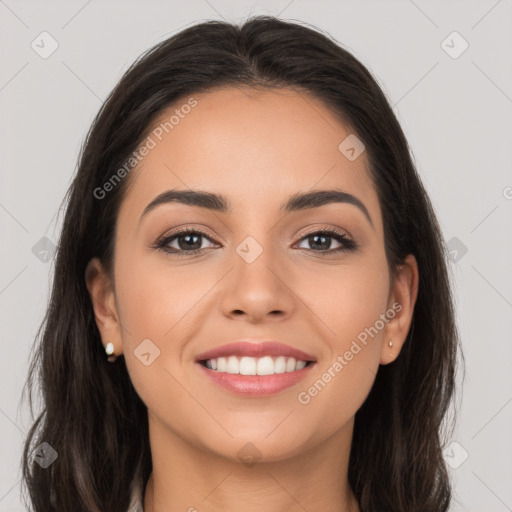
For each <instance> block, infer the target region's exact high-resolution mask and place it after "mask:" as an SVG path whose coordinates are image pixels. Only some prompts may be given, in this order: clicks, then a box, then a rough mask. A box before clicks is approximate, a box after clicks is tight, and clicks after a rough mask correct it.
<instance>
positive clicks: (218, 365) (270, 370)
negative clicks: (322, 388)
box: [206, 356, 306, 375]
mask: <svg viewBox="0 0 512 512" xmlns="http://www.w3.org/2000/svg"><path fill="white" fill-rule="evenodd" d="M305 366H306V361H301V360H298V361H297V360H296V359H295V358H294V357H284V356H278V357H276V358H273V357H271V356H264V357H248V356H243V357H241V358H238V357H237V356H229V357H218V358H217V359H208V360H207V361H206V367H207V368H210V369H211V370H216V371H218V372H224V373H231V374H235V375H236V374H240V375H274V374H275V373H285V372H287V373H288V372H294V371H296V370H302V368H304V367H305Z"/></svg>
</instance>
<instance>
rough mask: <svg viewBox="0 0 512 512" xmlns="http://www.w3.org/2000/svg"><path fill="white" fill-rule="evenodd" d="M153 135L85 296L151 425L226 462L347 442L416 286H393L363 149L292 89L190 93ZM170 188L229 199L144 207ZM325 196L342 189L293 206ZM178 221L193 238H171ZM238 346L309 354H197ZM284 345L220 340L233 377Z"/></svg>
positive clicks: (406, 319) (407, 315)
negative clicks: (109, 250)
mask: <svg viewBox="0 0 512 512" xmlns="http://www.w3.org/2000/svg"><path fill="white" fill-rule="evenodd" d="M194 101H195V102H197V103H194ZM184 105H190V108H188V107H184ZM192 105H193V106H192ZM176 111H177V112H176ZM172 115H174V116H175V117H174V118H173V120H172V121H170V122H168V124H167V125H166V129H165V128H163V127H162V125H160V123H161V122H163V123H165V122H166V121H169V119H170V118H171V116H172ZM177 119H179V120H178V121H176V120H177ZM166 131H167V132H168V133H166ZM150 137H151V141H149V139H148V140H147V141H146V142H147V146H148V148H149V149H148V151H147V154H146V155H145V156H143V159H142V162H141V163H140V164H139V165H138V166H137V168H135V169H134V170H132V171H131V175H130V176H129V178H124V179H130V180H133V181H132V182H131V183H130V187H129V188H128V190H127V193H126V195H125V197H124V199H123V202H122V205H121V207H120V211H119V216H118V220H117V229H116V238H115V256H114V286H115V289H114V288H112V289H111V291H109V292H108V293H107V294H106V297H107V298H110V300H107V301H106V302H104V303H103V304H105V305H106V308H105V309H101V308H100V307H99V306H98V304H99V303H101V299H100V296H101V297H103V295H101V294H99V292H98V294H96V295H95V293H96V292H95V290H96V288H95V285H91V286H90V288H89V289H90V291H91V293H92V294H93V296H95V297H96V299H98V300H96V301H95V303H96V305H95V310H96V317H97V322H98V326H99V328H100V330H101V334H102V337H103V340H104V342H105V343H106V342H107V341H112V342H113V343H114V345H115V348H116V353H118V354H119V353H121V352H122V353H123V354H124V357H125V360H126V364H127V367H128V371H129V374H130V378H131V379H132V382H133V385H134V386H135V389H136V390H137V392H138V394H139V395H140V397H141V398H142V400H143V401H144V402H145V404H146V405H147V407H148V413H149V419H150V425H151V429H152V430H153V431H154V432H157V431H158V432H160V433H161V434H162V435H164V436H165V435H169V436H171V437H174V436H177V437H178V438H180V439H181V440H184V441H185V442H187V443H188V444H189V445H190V444H191V445H193V446H195V447H198V448H200V449H202V450H206V451H208V452H210V453H214V454H218V455H221V456H223V457H226V458H229V459H232V460H242V459H241V458H242V457H249V459H250V458H251V456H252V458H253V459H254V458H261V460H277V459H281V458H285V457H288V456H292V455H293V454H295V453H299V452H303V451H304V450H309V449H311V448H314V447H315V446H317V445H319V443H322V442H323V441H325V440H327V439H328V438H330V437H331V436H333V435H334V434H339V435H342V436H350V434H351V428H352V423H353V417H354V415H355V413H356V411H357V410H358V409H359V407H360V406H361V405H362V403H363V402H364V400H365V398H366V396H367V394H368V393H369V391H370V388H371V386H372V384H373V381H374V378H375V375H376V373H377V370H378V366H379V364H386V363H389V362H391V361H392V360H393V359H394V358H395V357H396V356H397V355H398V352H399V350H400V347H401V344H402V343H403V341H404V339H405V337H406V334H407V331H408V328H409V325H410V320H411V315H412V308H413V305H414V301H415V296H416V295H415V292H414V291H411V290H410V289H409V288H410V286H411V284H410V282H408V281H411V280H410V279H409V280H408V279H401V280H400V279H399V280H398V284H393V282H392V280H391V279H390V274H389V270H388V265H387V261H386V257H385V252H384V238H383V224H382V217H381V210H380V206H379V202H378V197H377V193H376V190H375V189H374V186H373V183H372V181H371V179H370V175H369V172H368V170H367V156H366V153H365V151H364V147H363V146H361V145H360V144H361V143H360V142H359V141H358V140H357V139H355V138H354V135H353V134H351V132H350V130H349V129H347V128H345V127H344V126H343V125H342V124H340V122H339V120H338V119H337V118H335V117H334V116H333V114H331V112H330V111H329V109H328V108H327V107H326V106H325V105H324V104H323V103H322V102H320V101H318V100H317V99H315V98H313V97H311V96H309V95H306V94H303V93H300V94H299V93H298V92H295V91H293V90H291V89H282V90H279V91H269V90H265V91H263V92H261V91H259V92H258V91H255V90H252V89H251V90H249V89H245V90H243V91H242V90H239V89H235V88H225V89H219V90H216V91H214V92H209V93H203V94H194V95H192V99H191V98H188V97H187V98H184V99H183V101H180V102H178V103H177V104H175V105H174V106H173V107H172V108H169V109H168V110H166V111H165V112H163V113H162V114H161V116H159V119H158V120H157V121H156V122H155V123H154V125H153V126H152V131H151V132H150ZM347 137H349V139H347ZM345 139H347V140H345ZM344 141H345V142H344ZM340 144H341V146H340ZM361 151H362V152H361ZM359 153H360V154H359ZM168 191H194V192H196V193H199V192H200V193H204V194H211V195H213V194H215V195H216V196H222V199H223V201H225V203H226V207H225V208H221V207H220V201H218V200H212V199H210V200H208V201H206V203H203V206H200V205H198V204H192V203H193V202H194V201H192V200H190V199H189V200H188V201H189V204H185V203H184V202H181V201H180V200H179V199H174V200H172V201H167V202H166V201H162V202H160V203H159V204H157V205H154V206H153V207H150V208H149V209H148V210H147V211H146V213H144V212H145V209H146V208H147V207H148V205H150V203H152V202H153V201H154V200H155V198H157V197H159V196H160V195H161V194H163V193H166V192H168ZM319 191H333V192H344V193H345V194H350V196H348V195H346V196H342V195H336V194H334V193H331V194H328V195H326V196H324V199H322V198H321V197H320V198H317V200H316V202H315V201H307V198H306V200H303V201H301V200H295V201H294V202H293V203H291V206H290V201H291V200H292V199H294V198H295V199H297V196H299V195H303V194H306V195H307V194H313V193H317V192H319ZM347 198H348V199H347ZM354 198H355V199H354ZM344 199H345V200H344ZM185 201H186V199H185ZM286 204H288V205H289V207H288V208H284V207H282V206H283V205H286ZM184 228H187V229H188V230H191V231H193V233H189V234H182V235H181V236H177V237H174V238H170V237H172V235H173V234H175V233H176V232H177V231H179V230H182V229H184ZM331 230H335V231H336V232H337V233H335V232H334V233H325V232H326V231H329V232H330V231H331ZM318 232H320V234H319V233H318ZM322 233H323V234H322ZM315 234H316V236H315ZM339 234H341V236H344V237H346V240H345V241H344V240H343V238H339ZM164 238H166V239H167V240H164V243H165V245H162V247H160V248H157V245H158V243H159V241H161V240H162V239H164ZM197 249H199V251H197ZM193 250H196V252H195V253H192V251H193ZM412 275H413V276H414V273H413V274H412ZM103 278H104V276H103ZM411 282H412V285H414V277H413V278H412V281H411ZM98 290H99V288H98ZM105 311H108V312H107V313H105ZM390 339H392V340H393V347H392V348H391V347H389V345H388V342H389V340H390ZM238 340H248V343H252V344H256V343H257V342H260V341H268V340H274V341H277V342H279V343H282V344H285V345H288V346H289V347H291V348H292V349H296V350H300V351H302V352H305V353H306V354H308V355H309V356H310V357H307V358H306V359H307V360H311V361H314V362H313V363H309V364H308V365H307V366H306V367H305V368H304V369H300V366H301V365H302V363H299V365H298V367H299V370H295V371H289V372H287V371H286V370H285V371H284V373H277V374H275V375H274V376H268V375H267V376H254V375H247V376H245V375H238V377H234V376H233V374H232V373H229V372H227V371H226V368H225V367H224V366H223V364H224V363H223V362H222V361H220V360H219V359H217V358H214V359H215V362H214V363H208V364H211V365H215V364H217V370H213V369H207V368H206V367H205V366H204V364H206V363H204V361H203V362H202V363H201V362H198V360H197V359H198V356H199V355H200V354H203V353H205V352H206V351H209V350H210V349H214V348H217V347H220V346H222V345H225V344H227V343H232V342H235V341H238ZM245 348H247V347H245ZM281 348H282V347H281ZM281 348H279V347H278V348H277V349H276V352H269V354H267V356H269V355H270V356H271V359H270V360H269V358H268V357H267V358H265V361H263V362H261V360H262V359H264V356H265V350H266V349H264V350H263V352H262V353H260V357H258V358H251V357H249V356H250V355H251V354H250V353H249V352H243V351H242V352H241V353H239V354H238V357H237V356H236V355H234V354H236V352H234V351H233V350H232V349H230V350H231V352H232V353H231V362H229V359H230V355H229V353H227V354H225V357H226V365H227V367H229V368H230V371H237V370H233V368H235V369H236V368H237V364H236V362H237V361H239V360H240V361H241V358H242V357H245V358H246V359H244V361H242V367H243V368H244V370H243V372H249V373H252V371H254V367H255V366H256V369H258V367H259V369H260V373H265V372H269V373H273V372H281V371H283V364H284V365H285V366H286V364H288V369H291V368H292V367H293V362H292V363H289V357H288V356H289V355H288V356H287V355H286V353H285V352H283V351H282V350H281ZM228 352H229V350H228ZM244 354H245V356H244ZM280 354H281V356H280ZM280 357H281V359H280V360H279V361H277V359H278V358H280ZM282 358H284V362H283V359H282ZM267 363H268V364H267ZM290 365H291V366H290ZM295 367H297V365H296V366H295ZM269 368H270V369H269ZM221 369H223V371H220V370H221ZM256 371H258V370H256ZM213 374H215V375H213ZM223 383H224V385H223ZM247 443H251V445H248V444H247ZM241 450H242V451H241Z"/></svg>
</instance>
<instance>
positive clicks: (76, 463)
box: [23, 16, 458, 512]
mask: <svg viewBox="0 0 512 512" xmlns="http://www.w3.org/2000/svg"><path fill="white" fill-rule="evenodd" d="M220 86H251V87H268V88H273V87H292V88H294V89H296V90H297V91H303V92H305V93H307V94H310V95H313V96H315V97H317V98H319V99H320V100H322V101H323V102H324V103H325V104H326V105H327V107H328V108H329V109H331V110H332V111H333V112H334V113H335V114H337V115H339V118H340V120H343V122H344V123H348V124H349V125H350V127H351V129H352V131H353V132H354V133H356V134H357V136H358V137H359V138H360V139H361V140H362V141H363V143H364V144H365V146H366V153H367V155H368V158H369V166H370V171H371V176H372V179H373V182H374V184H375V186H376V189H377V191H378V197H379V202H380V206H381V210H382V215H383V222H384V235H385V249H386V256H387V260H388V264H389V268H390V269H391V272H392V275H395V273H396V270H397V267H398V265H400V263H401V262H403V260H404V258H405V256H406V255H408V254H413V255H414V256H415V257H416V260H417V262H418V267H419V289H418V296H417V301H416V305H415V310H414V315H413V321H412V326H411V329H410V330H409V333H408V338H407V340H406V343H405V344H404V346H403V349H402V351H401V354H400V356H399V357H398V358H397V360H396V361H394V362H393V363H391V364H389V365H386V366H381V367H380V368H379V371H378V374H377V376H376V380H375V383H374V385H373V388H372V390H371V392H370V394H369V395H368V397H367V399H366V401H365V402H364V404H363V405H362V407H361V408H360V410H359V411H358V412H357V413H356V418H355V426H354V436H353V442H352V449H351V454H350V461H349V483H350V486H351V488H352V489H353V492H354V493H355V495H356V497H357V499H358V502H359V505H360V509H361V511H362V512H382V511H387V512H420V511H421V512H444V511H446V510H448V507H449V503H450V498H451V488H450V482H449V478H448V474H447V470H446V466H445V463H444V460H443V456H442V446H443V433H442V431H443V425H444V423H445V419H446V417H447V412H448V408H449V405H450V403H451V399H452V395H453V393H454V381H455V369H456V354H457V348H458V335H457V330H456V325H455V321H454V305H453V297H452V295H451V293H452V292H451V289H450V285H449V276H448V272H447V261H448V260H447V255H446V252H445V249H444V242H443V237H442V233H441V230H440V227H439V225H438V222H437V220H436V217H435V214H434V211H433V209H432V205H431V203H430V200H429V198H428V196H427V194H426V191H425V189H424V187H423V185H422V183H421V180H420V178H419V176H418V174H417V171H416V169H415V166H414V164H413V161H412V158H411V155H410V152H409V148H408V145H407V141H406V138H405V136H404V133H403V132H402V129H401V127H400V125H399V123H398V121H397V119H396V117H395V115H394V113H393V111H392V109H391V107H390V105H389V103H388V101H387V100H386V98H385V96H384V94H383V92H382V91H381V89H380V87H379V86H378V84H377V82H376V80H375V79H374V78H373V77H372V75H371V74H370V72H369V71H368V70H367V69H366V68H365V67H364V66H363V65H362V64H361V63H360V62H359V61H358V60H357V59H355V58H354V57H353V56H352V55H351V54H350V53H349V52H348V51H346V50H345V49H343V48H342V47H341V46H340V45H339V44H337V43H336V42H335V41H334V40H333V39H332V38H330V37H329V36H327V35H324V34H322V33H321V32H320V31H318V30H315V29H313V28H310V27H308V26H306V25H305V24H299V23H292V22H285V21H282V20H279V19H277V18H274V17H268V16H259V17H254V18H251V19H249V20H247V21H246V22H245V23H244V24H242V25H241V26H238V25H233V24H230V23H224V22H219V21H209V22H204V23H200V24H197V25H194V26H191V27H189V28H187V29H185V30H183V31H182V32H180V33H178V34H176V35H174V36H172V37H170V38H169V39H167V40H165V41H163V42H161V43H159V44H158V45H156V46H155V47H153V48H152V49H150V50H149V51H148V52H146V53H145V54H144V55H142V56H141V57H140V58H139V59H138V60H137V61H136V62H135V63H134V64H133V65H132V66H131V67H130V68H129V69H128V71H127V72H126V73H125V74H124V76H123V77H122V78H121V80H120V81H119V83H118V85H117V86H116V87H115V89H114V90H113V91H112V93H111V94H110V96H109V97H108V98H107V100H106V101H105V103H104V105H103V106H102V108H101V110H100V111H99V113H98V114H97V116H96V118H95V120H94V122H93V124H92V126H91V129H90V131H89V133H88V135H87V139H86V141H85V144H84V145H83V147H82V150H81V154H80V159H79V166H78V170H77V173H76V176H75V178H74V180H73V182H72V184H71V186H70V189H69V190H68V194H67V195H66V198H65V201H66V202H67V205H66V211H65V218H64V223H63V228H62V232H61V236H60V241H59V244H58V249H57V254H56V260H55V272H54V278H53V287H52V291H51V297H50V300H49V304H48V308H47V311H46V315H45V317H44V320H43V322H42V324H41V326H40V329H39V331H38V333H37V337H36V341H37V342H38V343H37V346H36V350H35V352H34V355H33V358H32V360H31V364H30V370H29V375H28V378H27V382H26V387H27V388H28V390H29V398H30V409H31V411H32V415H33V417H34V413H33V399H32V394H33V387H34V385H35V384H36V383H37V384H38V385H39V387H40V390H41V392H42V399H43V410H42V412H41V413H39V414H38V416H37V418H36V419H35V421H34V424H33V426H32V428H31V429H30V432H29V434H28V438H27V440H26V442H25V448H24V454H23V482H24V485H25V486H26V488H27V490H28V493H29V498H30V500H31V503H32V508H33V510H34V511H35V512H49V511H55V510H57V511H59V512H61V511H63V510H73V511H74V512H80V511H87V512H100V511H101V512H105V511H108V512H124V511H125V510H126V508H127V507H128V501H129V490H130V486H131V484H132V482H133V480H134V478H138V477H139V476H142V479H143V481H144V482H145V481H146V480H147V478H148V477H149V474H150V472H151V469H152V463H151V454H150V447H149V436H148V421H147V410H146V407H145V405H144V404H143V402H142V401H141V399H140V397H139V396H138V395H137V393H136V391H135V389H134V388H133V386H132V383H131V381H130V378H129V375H128V372H127V369H126V365H125V362H124V358H123V357H120V358H118V360H117V361H116V362H115V363H113V364H111V363H108V362H107V360H106V357H105V352H104V349H103V345H102V342H101V338H100V334H99V331H98V329H97V326H96V323H95V318H94V314H93V308H92V304H91V300H90V296H89V294H88V291H87V289H86V285H85V279H84V272H85V268H86V265H87V263H88V262H89V260H90V259H91V258H93V257H95V256H97V257H99V258H100V259H101V261H102V262H103V264H104V265H105V266H106V267H107V268H111V264H112V253H113V241H114V237H113V233H114V228H115V224H116V218H117V213H118V210H119V205H120V203H121V201H122V199H123V195H124V194H125V192H126V187H127V186H128V184H129V183H130V176H127V177H126V178H124V179H123V180H122V181H121V182H120V183H119V184H118V185H116V186H115V187H113V189H112V190H111V191H109V193H108V194H106V195H105V197H103V198H98V194H97V193H96V194H95V190H96V191H97V190H98V188H99V187H100V188H101V187H102V185H103V184H104V183H105V182H106V181H107V180H108V179H109V178H110V177H111V176H112V175H113V174H114V173H115V171H116V170H117V169H119V168H120V167H121V166H122V165H123V163H124V162H125V161H126V160H127V158H128V157H129V155H131V154H132V153H133V152H134V151H135V150H136V149H137V147H138V145H139V144H141V142H142V140H143V137H144V136H145V132H146V130H147V129H148V127H149V126H150V124H151V122H152V120H153V119H155V117H156V116H157V115H158V113H159V112H161V111H162V110H163V109H164V108H166V107H167V106H169V105H170V104H172V103H174V102H175V101H177V99H179V98H181V97H186V96H187V95H192V94H194V93H198V92H203V91H208V90H211V89H212V88H214V87H220ZM36 378H37V380H36ZM43 442H46V443H48V444H49V445H50V446H51V447H52V448H53V449H54V450H56V452H57V453H58V458H57V459H56V460H55V462H53V464H51V465H50V466H49V467H48V468H46V469H44V468H42V467H41V466H40V465H39V464H37V463H36V462H35V461H34V457H33V451H34V448H35V447H37V446H39V445H40V444H41V443H43Z"/></svg>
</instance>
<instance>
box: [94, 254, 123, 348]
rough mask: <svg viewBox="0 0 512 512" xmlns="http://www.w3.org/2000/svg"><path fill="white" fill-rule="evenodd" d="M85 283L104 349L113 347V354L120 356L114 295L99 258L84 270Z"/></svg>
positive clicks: (117, 318)
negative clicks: (109, 346)
mask: <svg viewBox="0 0 512 512" xmlns="http://www.w3.org/2000/svg"><path fill="white" fill-rule="evenodd" d="M85 282H86V285H87V289H88V290H89V295H90V297H91V301H92V304H93V308H94V317H95V319H96V325H97V326H98V329H99V331H100V334H101V340H102V343H103V346H104V347H105V346H106V345H107V343H112V344H113V345H114V354H115V355H116V356H118V355H119V354H122V352H123V351H122V338H121V323H120V322H119V315H118V313H117V308H116V304H115V293H114V287H113V285H112V282H111V279H110V277H109V276H108V275H107V272H106V271H105V269H104V268H103V265H102V264H101V262H100V260H99V258H93V259H91V260H90V261H89V263H88V264H87V267H86V269H85Z"/></svg>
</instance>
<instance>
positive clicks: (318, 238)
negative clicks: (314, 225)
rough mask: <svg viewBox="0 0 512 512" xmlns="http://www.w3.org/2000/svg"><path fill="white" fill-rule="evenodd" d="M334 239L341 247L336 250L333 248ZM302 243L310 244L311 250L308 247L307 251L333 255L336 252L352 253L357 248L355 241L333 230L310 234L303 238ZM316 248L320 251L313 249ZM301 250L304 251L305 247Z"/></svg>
mask: <svg viewBox="0 0 512 512" xmlns="http://www.w3.org/2000/svg"><path fill="white" fill-rule="evenodd" d="M333 239H334V240H336V242H337V243H338V244H339V245H340V246H339V247H335V248H334V249H332V248H331V245H332V240H333ZM301 241H305V242H306V243H308V244H309V245H310V248H307V247H306V249H308V250H311V251H313V252H321V253H322V252H327V253H331V254H332V253H335V252H341V251H350V250H354V249H356V248H357V245H356V243H355V242H354V240H352V239H351V238H349V237H348V236H347V235H345V234H344V233H340V232H338V231H333V230H322V231H315V232H314V233H310V234H308V235H306V236H305V237H303V238H301ZM315 246H316V247H317V249H319V250H315V249H312V248H311V247H315ZM301 249H304V247H301Z"/></svg>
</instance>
